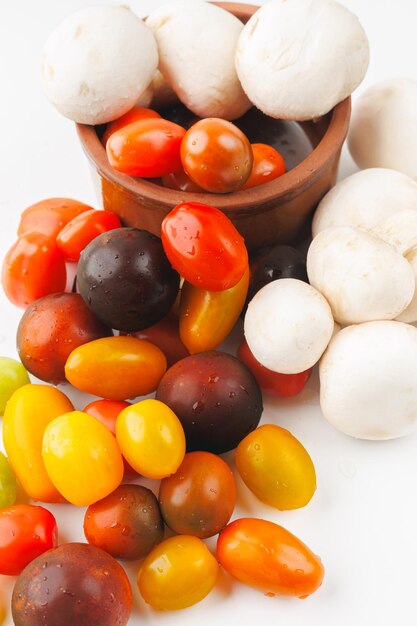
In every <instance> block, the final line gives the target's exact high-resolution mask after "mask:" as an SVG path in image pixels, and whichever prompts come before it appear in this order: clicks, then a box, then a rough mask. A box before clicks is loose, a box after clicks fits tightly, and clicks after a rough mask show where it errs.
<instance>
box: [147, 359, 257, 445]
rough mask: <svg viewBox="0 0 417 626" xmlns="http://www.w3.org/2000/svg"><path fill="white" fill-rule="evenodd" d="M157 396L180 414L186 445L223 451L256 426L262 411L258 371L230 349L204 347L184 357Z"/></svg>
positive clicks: (164, 380)
mask: <svg viewBox="0 0 417 626" xmlns="http://www.w3.org/2000/svg"><path fill="white" fill-rule="evenodd" d="M156 398H157V399H158V400H161V401H162V402H165V404H167V405H168V406H169V407H170V408H171V409H172V410H173V411H174V413H175V414H176V415H177V417H178V419H179V420H180V421H181V423H182V426H183V428H184V431H185V436H186V440H187V450H188V451H191V450H207V451H208V452H213V453H215V454H221V453H222V452H227V451H228V450H232V449H233V448H235V447H236V446H237V445H238V444H239V443H240V441H241V440H242V439H243V438H244V437H246V435H247V434H248V433H250V432H251V431H252V430H254V429H255V428H256V427H257V425H258V423H259V420H260V418H261V414H262V408H263V407H262V394H261V390H260V387H259V385H258V383H257V382H256V379H255V377H254V376H253V375H252V373H251V372H250V371H249V370H248V368H247V367H246V366H245V365H244V364H243V363H242V362H241V361H239V360H238V359H236V358H235V357H233V356H231V355H230V354H226V353H225V352H216V351H211V352H200V353H198V354H193V355H192V356H188V357H186V358H185V359H181V361H178V362H177V363H175V365H173V366H172V367H170V368H169V370H168V371H167V372H166V373H165V374H164V376H163V377H162V379H161V382H160V383H159V386H158V389H157V391H156Z"/></svg>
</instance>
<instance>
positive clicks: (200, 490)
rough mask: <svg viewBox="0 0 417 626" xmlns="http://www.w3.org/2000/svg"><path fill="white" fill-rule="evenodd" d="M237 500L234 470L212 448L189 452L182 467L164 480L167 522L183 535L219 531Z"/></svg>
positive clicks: (162, 501)
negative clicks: (209, 450)
mask: <svg viewBox="0 0 417 626" xmlns="http://www.w3.org/2000/svg"><path fill="white" fill-rule="evenodd" d="M235 501H236V484H235V479H234V476H233V472H232V470H231V469H230V467H229V466H228V465H227V463H226V462H225V461H223V459H221V458H220V457H218V456H216V455H215V454H211V453H210V452H190V453H189V454H186V455H185V457H184V460H183V462H182V463H181V465H180V467H179V468H178V470H177V471H176V472H175V474H173V475H172V476H169V477H168V478H164V479H163V480H162V481H161V487H160V489H159V504H160V506H161V511H162V516H163V518H164V520H165V523H166V524H167V526H169V528H171V530H173V531H174V532H175V533H178V534H179V535H194V536H195V537H200V538H201V539H206V538H207V537H212V536H213V535H216V534H217V533H219V532H220V531H221V530H222V528H224V527H225V526H226V524H227V522H228V521H229V519H230V517H231V515H232V513H233V509H234V508H235Z"/></svg>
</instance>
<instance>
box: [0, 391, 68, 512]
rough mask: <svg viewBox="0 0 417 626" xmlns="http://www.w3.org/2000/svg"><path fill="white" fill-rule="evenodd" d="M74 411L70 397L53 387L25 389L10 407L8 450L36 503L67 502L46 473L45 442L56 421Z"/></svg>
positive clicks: (5, 426) (5, 435)
mask: <svg viewBox="0 0 417 626" xmlns="http://www.w3.org/2000/svg"><path fill="white" fill-rule="evenodd" d="M73 408H74V407H73V406H72V404H71V402H70V401H69V399H68V398H67V396H66V395H64V394H63V393H62V392H61V391H58V389H55V387H50V386H49V385H24V386H23V387H20V389H18V390H17V391H15V392H14V394H13V395H12V397H11V398H10V400H9V402H8V403H7V406H6V410H5V412H4V420H3V442H4V447H5V449H6V452H7V456H8V457H9V462H10V465H11V466H12V469H13V471H14V473H15V475H16V478H17V479H18V481H19V483H20V484H21V486H22V487H23V489H24V491H25V492H26V493H27V494H28V496H30V497H31V498H32V499H33V500H40V501H41V502H62V501H63V498H62V495H61V494H60V493H59V492H58V491H57V489H56V488H55V486H54V485H53V483H52V482H51V480H50V478H49V476H48V474H47V472H46V469H45V465H44V462H43V459H42V438H43V434H44V432H45V429H46V427H47V426H48V424H49V423H50V422H52V420H54V419H55V418H56V417H58V416H59V415H62V414H63V413H67V412H68V411H72V410H73Z"/></svg>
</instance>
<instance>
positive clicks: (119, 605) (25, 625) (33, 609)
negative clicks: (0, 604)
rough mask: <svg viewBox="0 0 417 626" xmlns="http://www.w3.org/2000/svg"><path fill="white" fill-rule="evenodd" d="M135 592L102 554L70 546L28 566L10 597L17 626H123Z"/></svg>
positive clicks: (118, 567) (84, 546) (121, 571)
mask: <svg viewBox="0 0 417 626" xmlns="http://www.w3.org/2000/svg"><path fill="white" fill-rule="evenodd" d="M131 610H132V589H131V586H130V583H129V580H128V578H127V576H126V574H125V571H124V569H123V568H122V567H121V565H119V563H117V561H115V560H114V559H113V557H111V556H110V555H109V554H107V552H104V550H100V548H96V547H95V546H90V545H88V544H83V543H66V544H63V545H62V546H59V547H58V548H54V549H53V550H48V552H45V553H44V554H42V555H41V556H39V557H38V558H37V559H35V560H34V561H32V563H29V565H28V566H27V567H26V568H25V569H24V570H23V572H22V573H21V574H20V576H19V578H18V579H17V581H16V584H15V587H14V590H13V597H12V615H13V620H14V623H15V626H46V625H47V626H92V624H97V625H100V626H125V625H126V624H127V622H128V620H129V617H130V613H131Z"/></svg>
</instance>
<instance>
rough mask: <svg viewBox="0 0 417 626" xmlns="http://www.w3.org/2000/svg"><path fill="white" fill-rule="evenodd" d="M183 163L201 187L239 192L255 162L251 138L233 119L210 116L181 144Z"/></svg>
mask: <svg viewBox="0 0 417 626" xmlns="http://www.w3.org/2000/svg"><path fill="white" fill-rule="evenodd" d="M181 161H182V166H183V168H184V170H185V172H186V173H187V174H188V176H189V177H190V178H191V180H193V181H194V182H195V183H196V184H197V185H198V186H199V187H201V188H202V189H205V190H206V191H211V192H213V193H228V192H231V191H236V190H238V189H240V188H241V187H242V185H243V184H244V183H245V182H246V181H247V179H248V177H249V175H250V173H251V170H252V163H253V155H252V148H251V145H250V143H249V140H248V138H247V137H246V136H245V135H244V134H243V133H242V131H241V130H239V128H238V127H237V126H235V125H234V124H232V122H228V121H227V120H222V119H218V118H215V117H209V118H206V119H204V120H200V121H198V122H196V124H194V125H193V126H191V128H190V129H189V130H188V131H187V132H186V134H185V135H184V138H183V140H182V144H181Z"/></svg>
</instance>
